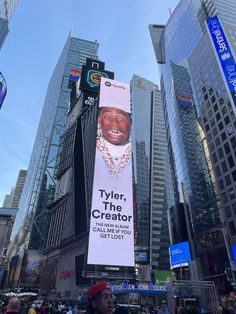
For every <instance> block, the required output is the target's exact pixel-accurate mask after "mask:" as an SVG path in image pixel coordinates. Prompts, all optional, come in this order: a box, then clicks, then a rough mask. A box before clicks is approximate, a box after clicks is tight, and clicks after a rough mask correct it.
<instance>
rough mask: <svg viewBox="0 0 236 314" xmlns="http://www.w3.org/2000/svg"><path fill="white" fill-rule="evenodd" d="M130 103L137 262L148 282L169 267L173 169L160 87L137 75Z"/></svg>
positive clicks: (134, 77)
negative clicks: (167, 184) (169, 210)
mask: <svg viewBox="0 0 236 314" xmlns="http://www.w3.org/2000/svg"><path fill="white" fill-rule="evenodd" d="M131 103H132V133H133V144H132V145H133V160H134V188H135V193H134V200H135V201H134V204H135V208H134V210H135V251H136V263H137V268H138V278H139V280H143V281H146V280H151V279H152V277H151V274H152V275H154V273H155V271H157V270H168V269H169V255H168V247H169V230H168V224H167V209H168V206H167V199H169V200H170V199H171V184H170V189H169V193H168V195H167V191H166V184H165V183H166V181H168V180H170V170H169V166H168V165H169V164H168V150H167V141H166V134H165V120H164V112H163V107H162V100H161V91H160V89H159V88H158V86H157V85H155V84H154V83H152V82H150V81H148V80H146V79H144V78H141V77H139V76H137V75H134V76H133V78H132V81H131ZM144 123H145V127H143V128H142V127H140V126H142V125H144ZM172 196H173V195H172ZM172 198H173V197H172ZM171 205H173V203H171V204H169V206H171Z"/></svg>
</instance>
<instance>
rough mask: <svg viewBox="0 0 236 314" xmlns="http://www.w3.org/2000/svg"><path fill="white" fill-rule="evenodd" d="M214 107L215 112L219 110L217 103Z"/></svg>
mask: <svg viewBox="0 0 236 314" xmlns="http://www.w3.org/2000/svg"><path fill="white" fill-rule="evenodd" d="M213 109H214V111H215V112H216V111H217V110H218V106H217V104H215V105H214V107H213Z"/></svg>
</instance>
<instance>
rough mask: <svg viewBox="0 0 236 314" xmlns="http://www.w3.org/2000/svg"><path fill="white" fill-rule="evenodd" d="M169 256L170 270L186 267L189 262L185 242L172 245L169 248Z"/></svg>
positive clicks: (188, 252)
mask: <svg viewBox="0 0 236 314" xmlns="http://www.w3.org/2000/svg"><path fill="white" fill-rule="evenodd" d="M169 254H170V268H171V269H173V268H177V267H182V266H188V264H189V261H191V255H190V248H189V243H188V242H187V241H186V242H180V243H177V244H175V245H172V246H171V247H170V248H169Z"/></svg>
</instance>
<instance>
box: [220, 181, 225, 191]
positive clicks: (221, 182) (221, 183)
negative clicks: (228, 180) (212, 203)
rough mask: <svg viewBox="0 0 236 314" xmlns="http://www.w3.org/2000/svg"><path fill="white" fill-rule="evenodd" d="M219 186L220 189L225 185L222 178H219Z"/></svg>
mask: <svg viewBox="0 0 236 314" xmlns="http://www.w3.org/2000/svg"><path fill="white" fill-rule="evenodd" d="M219 187H220V189H223V188H224V187H225V186H224V182H223V180H219Z"/></svg>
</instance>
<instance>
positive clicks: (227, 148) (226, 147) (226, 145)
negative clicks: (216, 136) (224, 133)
mask: <svg viewBox="0 0 236 314" xmlns="http://www.w3.org/2000/svg"><path fill="white" fill-rule="evenodd" d="M224 148H225V152H226V154H228V153H230V148H229V144H228V143H225V144H224Z"/></svg>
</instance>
